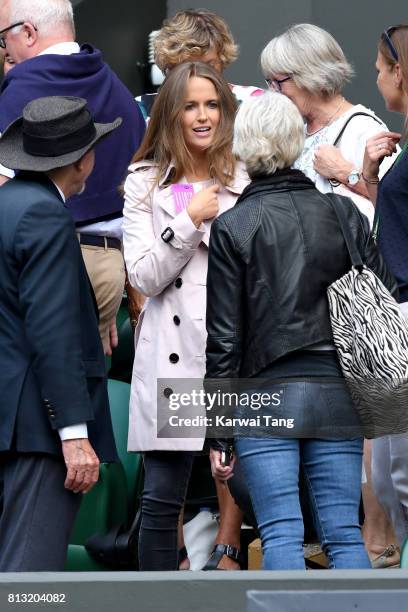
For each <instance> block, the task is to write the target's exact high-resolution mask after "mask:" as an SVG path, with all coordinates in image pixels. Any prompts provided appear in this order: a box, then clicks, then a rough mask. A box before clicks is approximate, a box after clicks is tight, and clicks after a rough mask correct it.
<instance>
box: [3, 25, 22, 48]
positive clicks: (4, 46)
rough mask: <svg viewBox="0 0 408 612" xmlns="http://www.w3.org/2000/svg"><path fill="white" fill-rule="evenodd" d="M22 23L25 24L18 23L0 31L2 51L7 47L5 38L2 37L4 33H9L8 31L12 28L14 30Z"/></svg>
mask: <svg viewBox="0 0 408 612" xmlns="http://www.w3.org/2000/svg"><path fill="white" fill-rule="evenodd" d="M24 23H25V22H24V21H18V22H17V23H13V24H12V25H10V26H8V28H4V30H0V47H1V48H2V49H5V48H6V45H7V41H6V37H5V36H4V34H5V33H6V32H9V30H12V29H13V28H16V27H17V26H22V25H24Z"/></svg>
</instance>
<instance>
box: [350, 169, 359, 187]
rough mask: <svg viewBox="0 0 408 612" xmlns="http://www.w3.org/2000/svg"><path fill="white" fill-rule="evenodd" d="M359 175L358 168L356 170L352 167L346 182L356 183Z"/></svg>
mask: <svg viewBox="0 0 408 612" xmlns="http://www.w3.org/2000/svg"><path fill="white" fill-rule="evenodd" d="M360 177H361V173H360V170H357V169H356V168H354V169H353V170H352V171H351V172H350V174H349V175H348V177H347V184H348V185H357V183H358V182H359V180H360Z"/></svg>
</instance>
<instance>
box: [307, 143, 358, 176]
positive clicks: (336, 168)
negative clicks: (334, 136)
mask: <svg viewBox="0 0 408 612" xmlns="http://www.w3.org/2000/svg"><path fill="white" fill-rule="evenodd" d="M313 167H314V169H315V170H316V172H317V173H318V174H320V175H321V176H324V177H325V178H327V179H336V180H337V181H339V182H340V183H347V177H348V175H349V174H350V172H351V171H352V170H353V168H354V166H353V164H352V163H351V162H349V161H347V159H344V157H343V155H342V154H341V152H340V150H339V149H338V148H337V147H335V146H334V145H328V144H326V145H320V147H317V148H316V151H315V154H314V159H313Z"/></svg>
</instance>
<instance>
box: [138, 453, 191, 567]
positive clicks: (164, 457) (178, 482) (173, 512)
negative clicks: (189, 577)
mask: <svg viewBox="0 0 408 612" xmlns="http://www.w3.org/2000/svg"><path fill="white" fill-rule="evenodd" d="M193 460H194V453H190V452H183V451H149V452H147V453H145V454H144V467H145V483H144V490H143V498H142V522H141V527H140V537H139V569H140V570H141V571H146V570H156V571H160V570H161V571H166V570H170V571H172V570H177V569H178V549H177V526H178V519H179V515H180V511H181V509H182V507H183V504H184V500H185V497H186V492H187V486H188V482H189V480H190V475H191V470H192V466H193Z"/></svg>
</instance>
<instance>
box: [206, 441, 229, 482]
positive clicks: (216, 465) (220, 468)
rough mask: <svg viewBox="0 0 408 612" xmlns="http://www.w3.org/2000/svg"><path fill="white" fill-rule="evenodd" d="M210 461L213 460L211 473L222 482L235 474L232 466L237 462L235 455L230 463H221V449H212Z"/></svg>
mask: <svg viewBox="0 0 408 612" xmlns="http://www.w3.org/2000/svg"><path fill="white" fill-rule="evenodd" d="M210 461H211V473H212V475H213V477H214V478H218V480H221V481H222V482H225V481H226V480H229V479H230V478H231V477H232V476H233V475H234V473H233V470H232V468H233V467H234V463H235V455H232V457H231V463H230V464H229V465H225V466H224V465H221V451H220V450H216V449H215V448H211V449H210Z"/></svg>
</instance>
